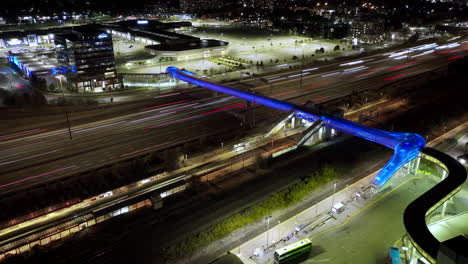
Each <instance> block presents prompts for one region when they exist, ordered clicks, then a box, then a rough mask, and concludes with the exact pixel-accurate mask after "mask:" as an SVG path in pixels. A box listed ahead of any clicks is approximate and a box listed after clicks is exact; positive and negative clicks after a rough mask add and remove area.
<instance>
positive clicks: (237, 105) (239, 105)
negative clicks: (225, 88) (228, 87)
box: [201, 103, 245, 115]
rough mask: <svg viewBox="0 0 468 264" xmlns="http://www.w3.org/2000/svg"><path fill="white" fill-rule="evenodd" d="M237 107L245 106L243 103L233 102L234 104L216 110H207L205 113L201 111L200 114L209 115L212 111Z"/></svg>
mask: <svg viewBox="0 0 468 264" xmlns="http://www.w3.org/2000/svg"><path fill="white" fill-rule="evenodd" d="M237 107H240V108H244V107H245V104H244V103H239V104H234V105H228V106H225V107H222V108H219V109H216V110H212V111H208V112H205V113H201V115H209V114H213V113H217V112H220V111H223V110H227V109H232V108H237Z"/></svg>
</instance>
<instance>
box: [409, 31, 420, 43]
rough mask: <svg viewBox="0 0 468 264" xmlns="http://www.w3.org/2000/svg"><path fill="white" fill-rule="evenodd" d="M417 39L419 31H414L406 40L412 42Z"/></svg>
mask: <svg viewBox="0 0 468 264" xmlns="http://www.w3.org/2000/svg"><path fill="white" fill-rule="evenodd" d="M418 39H419V33H418V32H416V33H414V34H413V35H411V37H409V39H408V42H409V43H414V42H416V41H418Z"/></svg>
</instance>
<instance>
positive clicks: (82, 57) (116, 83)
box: [54, 26, 122, 92]
mask: <svg viewBox="0 0 468 264" xmlns="http://www.w3.org/2000/svg"><path fill="white" fill-rule="evenodd" d="M54 41H55V48H56V51H57V60H58V63H59V66H60V67H66V68H69V69H73V72H69V73H68V74H67V75H66V77H67V82H68V88H69V89H70V90H71V91H75V92H100V91H112V90H115V89H120V88H121V87H122V78H121V77H120V76H118V75H117V74H116V72H115V61H114V49H113V45H112V35H111V34H109V33H106V32H105V31H102V30H99V29H96V28H94V27H89V26H81V27H77V28H73V29H72V30H70V31H67V32H66V33H60V34H56V36H55V39H54Z"/></svg>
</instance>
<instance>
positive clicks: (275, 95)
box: [271, 90, 297, 97]
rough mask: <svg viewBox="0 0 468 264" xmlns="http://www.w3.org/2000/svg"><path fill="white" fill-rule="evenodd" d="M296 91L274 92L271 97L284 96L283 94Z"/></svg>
mask: <svg viewBox="0 0 468 264" xmlns="http://www.w3.org/2000/svg"><path fill="white" fill-rule="evenodd" d="M295 92H297V91H296V90H291V91H286V92H283V93H279V94H274V95H272V96H271V97H278V96H282V95H285V94H290V93H295Z"/></svg>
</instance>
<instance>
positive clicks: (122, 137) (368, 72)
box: [0, 40, 468, 193]
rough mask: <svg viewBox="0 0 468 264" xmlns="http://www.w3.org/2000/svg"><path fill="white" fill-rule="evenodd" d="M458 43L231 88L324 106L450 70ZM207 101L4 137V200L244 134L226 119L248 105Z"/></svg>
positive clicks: (273, 116)
mask: <svg viewBox="0 0 468 264" xmlns="http://www.w3.org/2000/svg"><path fill="white" fill-rule="evenodd" d="M455 43H457V44H453V43H452V44H451V45H448V44H446V45H442V46H441V45H426V46H420V47H418V48H415V49H411V50H408V49H404V50H400V51H395V52H392V53H388V54H379V55H375V56H370V57H366V58H362V59H360V60H355V61H350V62H347V63H346V62H343V63H339V64H330V65H327V66H320V68H315V67H311V68H307V69H303V71H302V74H301V71H298V70H293V71H289V72H287V73H282V74H273V75H269V76H265V77H263V78H257V79H250V80H246V81H244V82H242V83H236V84H233V85H232V86H234V87H237V88H242V89H251V90H254V91H256V92H258V93H262V94H264V95H267V96H270V97H274V98H278V99H282V100H290V101H291V102H294V103H304V102H305V101H307V100H312V101H315V102H320V101H326V100H330V99H333V98H337V97H340V96H343V95H346V94H349V93H351V92H353V91H356V90H364V89H375V88H378V87H381V86H384V85H386V84H389V83H391V82H394V81H397V80H400V79H403V78H406V77H411V76H415V75H417V74H419V73H423V72H429V71H433V70H435V69H438V68H441V67H446V66H447V64H448V63H449V62H451V61H454V60H457V59H460V58H461V57H462V56H465V55H466V52H467V50H468V42H467V41H465V40H461V41H460V40H459V41H458V42H455ZM279 68H280V67H279ZM209 94H210V93H209V92H208V91H200V90H198V91H195V92H192V93H191V92H188V93H184V92H174V93H171V94H166V95H163V96H159V97H158V98H152V100H154V104H151V105H147V106H144V107H141V108H138V109H133V112H132V113H128V112H126V114H124V115H122V116H118V117H113V118H109V119H104V120H100V121H97V122H88V123H85V124H80V125H79V126H73V127H72V136H73V140H70V139H69V135H68V130H67V129H66V128H57V126H55V125H51V126H50V127H49V126H47V125H46V126H40V127H37V128H33V129H30V130H25V131H15V132H12V133H5V134H1V135H0V146H1V150H0V193H7V192H11V191H13V190H17V189H19V188H24V187H27V186H31V185H34V184H37V183H41V182H45V181H48V180H52V179H57V178H60V177H64V176H66V175H70V174H73V173H76V172H78V171H85V170H88V169H90V168H93V167H96V166H99V165H102V164H106V163H112V162H115V161H118V160H120V159H124V158H129V157H131V156H134V155H139V154H142V153H145V152H151V151H155V150H158V149H163V148H167V147H169V146H171V145H175V144H180V143H181V142H183V141H190V140H193V139H195V138H198V137H201V136H206V135H214V134H222V133H223V132H228V131H235V130H236V129H241V123H243V122H242V121H241V120H239V119H238V118H236V117H235V116H234V115H230V114H223V113H225V112H236V113H244V112H245V110H246V105H245V103H244V102H242V101H239V100H238V99H236V98H233V97H223V96H220V97H210V96H208V95H209ZM254 111H255V118H256V121H257V122H260V121H274V120H277V115H278V114H279V112H278V111H275V110H271V109H267V108H264V107H256V108H255V110H254ZM72 123H73V117H72ZM242 125H245V124H242ZM181 155H182V154H181Z"/></svg>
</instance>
